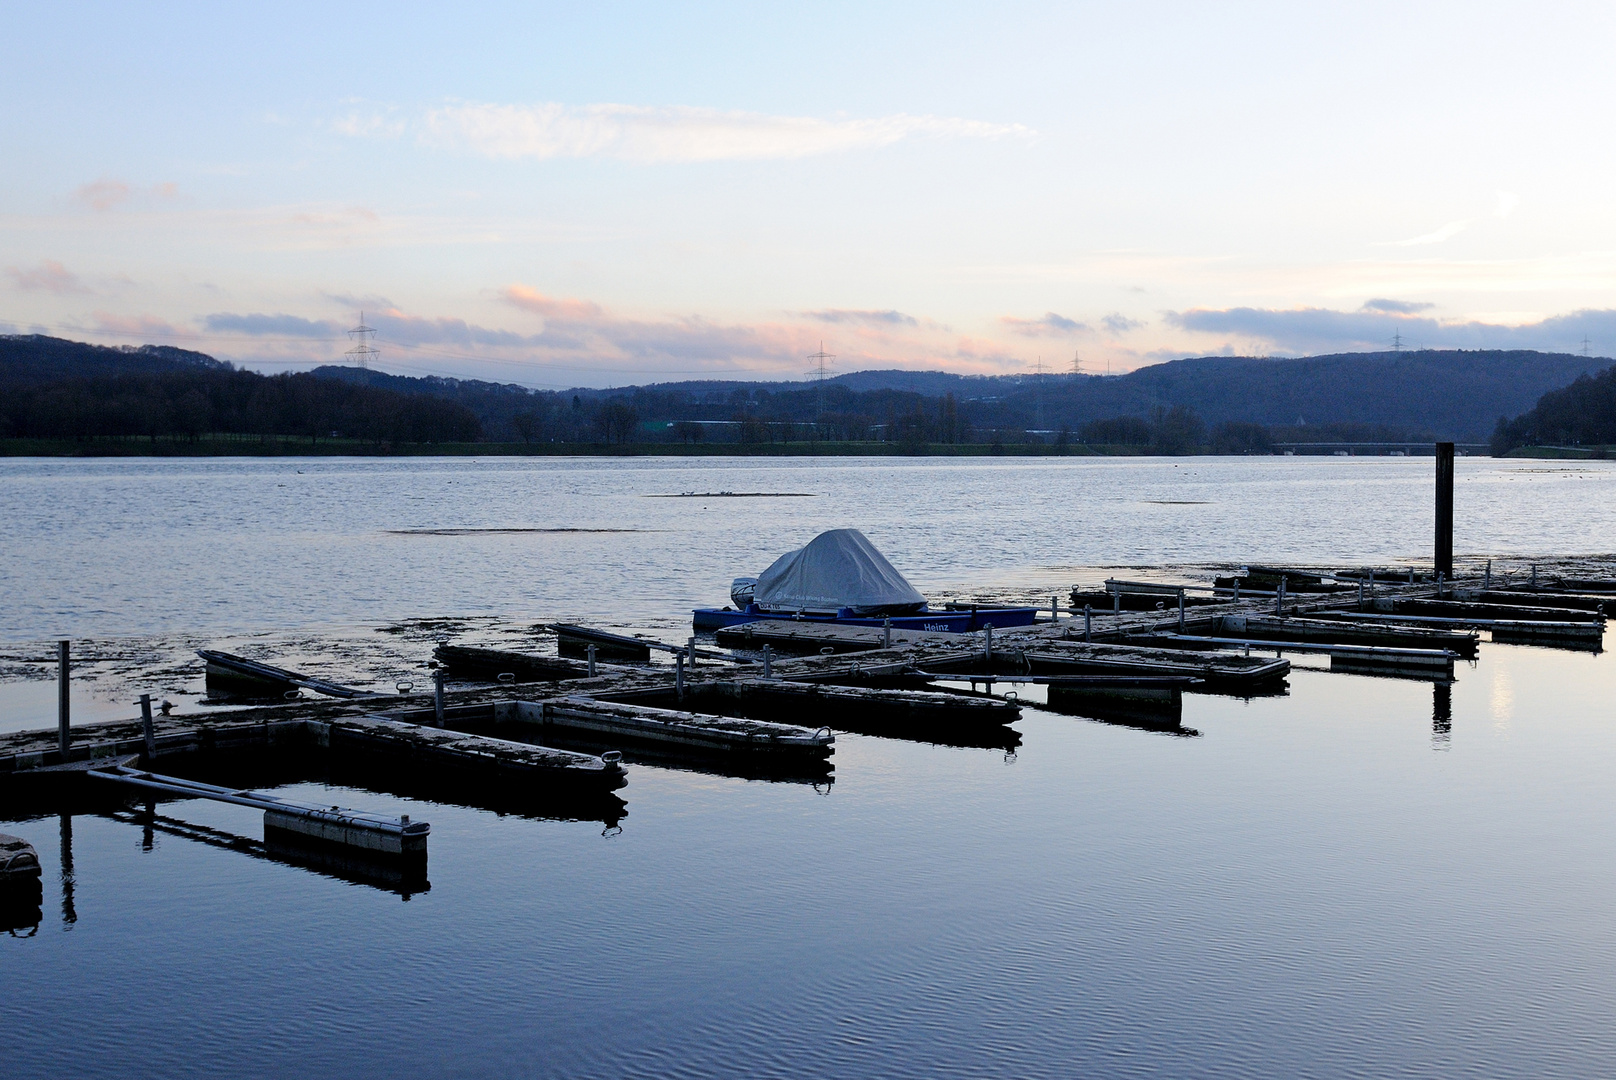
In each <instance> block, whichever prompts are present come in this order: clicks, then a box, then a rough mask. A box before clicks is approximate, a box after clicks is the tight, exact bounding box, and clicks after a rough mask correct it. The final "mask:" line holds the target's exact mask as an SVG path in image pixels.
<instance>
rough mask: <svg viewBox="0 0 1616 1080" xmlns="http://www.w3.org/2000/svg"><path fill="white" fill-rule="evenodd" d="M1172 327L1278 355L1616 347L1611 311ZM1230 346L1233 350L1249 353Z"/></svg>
mask: <svg viewBox="0 0 1616 1080" xmlns="http://www.w3.org/2000/svg"><path fill="white" fill-rule="evenodd" d="M1167 322H1168V324H1169V325H1172V326H1176V327H1179V328H1180V329H1183V330H1188V331H1192V332H1194V333H1198V334H1213V335H1219V336H1223V337H1225V338H1232V339H1234V340H1235V341H1239V342H1251V341H1257V342H1264V343H1267V344H1268V345H1269V346H1270V348H1271V349H1273V350H1277V351H1280V352H1286V353H1292V354H1307V353H1313V354H1318V353H1330V352H1348V351H1357V350H1365V351H1370V352H1381V351H1386V350H1389V349H1391V348H1392V347H1393V342H1394V340H1400V341H1401V343H1402V347H1403V348H1405V349H1407V348H1410V347H1414V348H1431V349H1436V348H1442V349H1538V350H1542V351H1544V352H1575V351H1577V350H1578V349H1579V348H1580V343H1581V341H1582V339H1583V338H1584V337H1586V338H1588V339H1589V340H1590V341H1591V342H1593V343H1595V345H1596V346H1597V347H1599V348H1602V349H1605V350H1610V349H1611V348H1612V347H1616V310H1610V309H1586V310H1582V311H1574V312H1570V313H1569V314H1565V315H1553V316H1549V317H1547V318H1544V319H1540V320H1538V321H1536V322H1528V323H1522V324H1518V325H1513V326H1510V325H1504V324H1500V323H1488V322H1481V321H1479V320H1475V319H1468V320H1454V321H1443V320H1439V319H1434V318H1430V317H1428V316H1419V315H1414V314H1401V313H1396V312H1391V311H1380V310H1360V311H1334V310H1331V309H1329V308H1291V309H1284V310H1276V309H1272V308H1249V307H1240V308H1225V309H1220V310H1212V309H1206V308H1197V309H1194V310H1190V311H1184V312H1170V313H1168V315H1167ZM1228 344H1229V348H1230V351H1234V352H1249V351H1250V350H1249V349H1248V348H1239V347H1236V346H1235V345H1233V344H1232V343H1228Z"/></svg>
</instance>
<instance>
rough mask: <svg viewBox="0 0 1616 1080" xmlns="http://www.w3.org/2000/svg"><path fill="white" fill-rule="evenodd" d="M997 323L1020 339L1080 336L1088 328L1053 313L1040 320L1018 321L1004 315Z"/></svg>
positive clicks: (1046, 313) (1048, 313) (1046, 314)
mask: <svg viewBox="0 0 1616 1080" xmlns="http://www.w3.org/2000/svg"><path fill="white" fill-rule="evenodd" d="M999 323H1000V324H1001V325H1002V326H1004V327H1005V329H1007V330H1009V331H1010V332H1011V333H1013V334H1020V335H1021V336H1022V337H1070V336H1072V335H1073V334H1082V333H1086V332H1087V331H1088V329H1089V328H1088V326H1087V325H1085V324H1083V323H1080V322H1078V321H1077V320H1076V319H1068V318H1067V317H1066V316H1064V315H1057V314H1055V313H1054V312H1053V311H1049V312H1045V313H1044V316H1043V318H1041V319H1018V318H1015V317H1014V316H1012V315H1005V316H1003V317H1002V318H1000V319H999Z"/></svg>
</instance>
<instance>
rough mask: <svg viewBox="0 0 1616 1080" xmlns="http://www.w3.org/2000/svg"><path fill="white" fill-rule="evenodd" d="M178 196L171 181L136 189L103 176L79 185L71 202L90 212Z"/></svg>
mask: <svg viewBox="0 0 1616 1080" xmlns="http://www.w3.org/2000/svg"><path fill="white" fill-rule="evenodd" d="M179 195H180V186H179V185H178V184H176V183H174V182H173V181H172V180H168V181H164V182H163V183H160V184H153V185H152V186H151V187H149V188H137V187H134V186H133V185H131V184H127V183H125V182H124V181H122V180H118V179H114V178H113V177H110V176H103V177H102V178H101V179H99V180H96V181H93V182H91V183H88V184H83V185H81V186H80V187H79V188H78V189H77V190H75V191H74V192H73V200H74V201H75V202H78V203H82V204H83V205H85V206H88V207H89V208H90V209H92V210H100V211H107V210H113V209H116V208H117V207H120V206H122V205H124V204H125V203H128V202H130V201H131V200H136V199H138V200H141V201H150V200H152V199H160V200H170V199H177V198H179Z"/></svg>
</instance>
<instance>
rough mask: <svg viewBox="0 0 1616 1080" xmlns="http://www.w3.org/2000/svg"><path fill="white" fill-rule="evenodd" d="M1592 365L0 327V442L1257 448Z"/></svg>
mask: <svg viewBox="0 0 1616 1080" xmlns="http://www.w3.org/2000/svg"><path fill="white" fill-rule="evenodd" d="M1610 364H1611V361H1610V360H1609V359H1607V358H1598V357H1584V356H1575V355H1571V354H1565V353H1536V352H1526V351H1515V352H1500V351H1476V352H1467V351H1420V352H1401V353H1398V352H1390V353H1349V354H1341V355H1334V356H1319V357H1308V358H1302V359H1266V358H1265V359H1258V358H1251V357H1202V358H1199V359H1188V360H1177V361H1173V362H1171V363H1166V364H1159V365H1156V366H1153V367H1148V368H1141V369H1140V370H1138V371H1134V372H1131V373H1129V374H1127V375H1119V376H1115V377H1105V376H1093V375H1045V376H1034V375H1013V376H997V377H974V376H962V375H951V374H948V373H945V372H906V371H891V372H882V371H865V372H855V373H851V374H847V375H842V376H839V377H837V378H835V379H831V380H828V381H827V382H826V384H825V385H824V386H823V387H821V386H818V385H815V384H813V383H807V382H793V383H761V382H722V381H700V382H682V383H664V384H655V385H650V386H640V387H627V388H620V389H613V390H598V389H576V390H569V391H565V392H560V393H556V392H549V391H535V390H530V389H528V388H526V387H522V386H517V385H512V384H501V383H493V382H484V381H479V380H471V379H451V378H438V377H431V378H414V377H407V376H400V375H389V374H387V373H385V372H381V371H369V370H363V369H359V368H353V367H321V368H317V369H315V370H314V371H313V372H309V373H305V374H299V375H279V376H273V377H266V376H262V375H256V374H253V373H250V372H240V371H236V370H234V369H233V368H232V367H231V366H230V365H229V364H225V363H221V362H220V361H218V360H215V359H214V358H212V357H209V356H206V355H204V354H202V353H196V352H189V351H187V350H183V349H173V348H167V347H162V346H150V345H148V346H142V347H140V348H129V347H125V348H121V349H113V348H105V347H102V346H95V345H86V344H81V343H78V342H70V341H64V340H61V339H58V338H46V337H38V336H32V337H9V338H0V390H4V392H5V394H4V400H3V402H0V438H19V437H32V438H85V437H91V436H95V435H147V436H151V437H156V436H159V435H165V436H170V437H176V436H177V437H182V438H184V437H189V438H195V437H197V435H198V434H200V433H202V432H210V431H211V432H230V433H241V434H259V435H264V436H268V435H277V436H293V435H296V436H307V437H309V438H324V437H329V434H330V432H332V431H337V432H339V433H341V434H342V436H343V437H346V438H359V439H364V440H369V441H375V442H444V441H455V442H463V441H472V440H477V439H484V440H488V441H492V442H511V443H518V442H519V443H527V444H534V443H566V444H573V443H577V444H601V443H606V444H642V443H656V442H684V443H697V442H706V443H740V444H750V445H757V444H763V443H776V444H780V443H790V442H800V441H805V440H818V441H824V440H835V441H849V442H854V441H880V442H887V443H896V444H900V445H901V446H903V447H906V448H910V449H915V448H919V447H922V446H925V445H932V444H943V445H947V444H962V443H974V444H988V443H995V444H1001V443H1002V444H1012V443H1044V444H1050V445H1060V446H1071V445H1073V444H1080V443H1089V444H1104V445H1107V446H1113V447H1117V446H1125V447H1134V448H1139V449H1144V450H1147V451H1152V452H1156V453H1193V452H1197V451H1212V452H1216V453H1263V452H1268V451H1269V449H1270V448H1271V446H1272V444H1273V443H1275V442H1322V441H1359V442H1377V441H1383V442H1396V441H1403V440H1410V441H1430V440H1434V439H1437V438H1447V439H1455V440H1458V441H1462V442H1467V441H1474V442H1480V441H1483V440H1484V439H1485V438H1486V435H1487V433H1488V432H1490V431H1494V430H1495V429H1497V430H1504V429H1502V428H1499V427H1498V424H1499V419H1500V418H1501V417H1508V416H1517V415H1520V414H1522V413H1525V412H1527V411H1528V410H1530V409H1532V408H1533V407H1534V406H1535V405H1536V404H1537V402H1538V399H1539V398H1540V397H1542V396H1543V395H1544V394H1545V393H1548V392H1550V391H1553V390H1558V389H1560V388H1563V387H1566V386H1568V385H1569V384H1571V383H1572V382H1573V381H1574V380H1577V379H1578V378H1580V377H1584V376H1589V375H1593V374H1596V373H1598V372H1601V371H1604V370H1606V369H1608V368H1609V366H1610ZM1555 415H1559V414H1555ZM1509 430H1510V431H1514V430H1515V429H1513V428H1510V429H1509ZM1526 430H1527V429H1524V428H1523V429H1521V431H1523V432H1524V431H1526ZM1530 430H1531V431H1532V432H1539V431H1540V430H1546V429H1543V428H1542V426H1541V424H1539V425H1538V426H1534V427H1531V428H1530ZM1579 430H1580V429H1579ZM1590 430H1591V429H1590ZM1515 437H1516V436H1515V435H1514V434H1512V435H1510V436H1509V438H1515ZM1584 438H1586V436H1584Z"/></svg>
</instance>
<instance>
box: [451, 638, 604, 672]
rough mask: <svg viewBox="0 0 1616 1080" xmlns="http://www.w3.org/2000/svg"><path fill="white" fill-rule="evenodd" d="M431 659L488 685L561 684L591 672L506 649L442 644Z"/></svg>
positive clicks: (554, 660) (554, 659)
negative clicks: (502, 683) (520, 683)
mask: <svg viewBox="0 0 1616 1080" xmlns="http://www.w3.org/2000/svg"><path fill="white" fill-rule="evenodd" d="M432 658H433V659H434V660H436V661H437V662H438V663H439V664H441V665H442V666H443V669H444V670H445V671H447V672H449V673H450V674H452V675H456V676H459V677H460V678H471V679H483V680H486V681H488V682H561V681H563V680H566V679H586V678H588V677H589V669H588V668H587V667H586V666H584V665H583V664H575V663H573V662H572V661H570V660H560V659H557V658H556V657H553V656H534V655H532V654H529V653H519V652H512V651H510V650H507V649H483V648H477V647H475V646H471V645H451V644H449V643H448V642H440V643H439V645H438V647H437V648H435V649H433V650H432Z"/></svg>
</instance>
